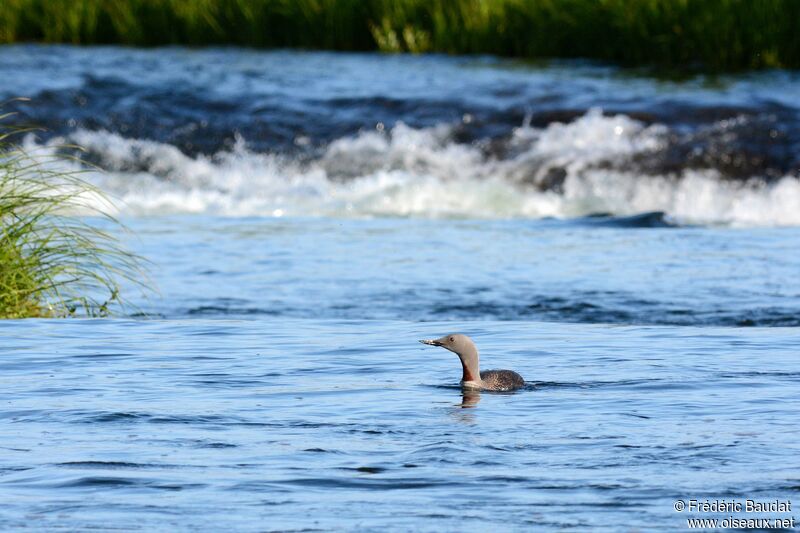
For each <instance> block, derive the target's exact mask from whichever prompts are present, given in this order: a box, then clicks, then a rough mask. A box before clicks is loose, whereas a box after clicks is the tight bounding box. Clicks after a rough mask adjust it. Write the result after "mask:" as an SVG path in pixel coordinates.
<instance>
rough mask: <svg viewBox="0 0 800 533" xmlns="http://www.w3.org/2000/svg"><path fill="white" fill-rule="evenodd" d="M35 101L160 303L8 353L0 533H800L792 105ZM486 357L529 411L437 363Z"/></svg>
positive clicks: (538, 83)
mask: <svg viewBox="0 0 800 533" xmlns="http://www.w3.org/2000/svg"><path fill="white" fill-rule="evenodd" d="M12 97H27V98H30V100H28V101H14V102H9V103H7V104H6V107H5V109H6V110H9V111H11V110H14V111H16V112H18V115H17V116H16V119H15V120H17V121H18V122H22V123H28V124H34V125H37V126H41V127H44V128H46V129H45V130H41V131H38V132H36V133H35V134H31V135H27V136H26V137H25V139H24V140H23V145H24V147H25V149H27V150H30V151H32V152H35V153H37V154H41V155H42V156H43V157H47V156H50V155H56V154H63V153H69V154H73V155H77V156H78V157H79V158H80V159H83V160H84V162H88V163H91V164H95V165H98V166H99V167H100V169H102V170H98V169H97V168H95V167H91V166H85V165H84V164H83V163H81V162H80V161H78V160H68V161H60V162H53V163H51V164H53V165H54V167H55V168H57V169H59V170H81V171H83V174H82V176H84V177H86V179H88V180H89V181H90V182H91V183H93V184H94V185H96V186H98V187H99V188H100V189H101V190H103V191H104V192H106V193H107V194H109V195H110V196H111V198H112V200H113V202H114V204H113V207H111V211H112V214H113V215H116V216H118V217H119V218H120V219H121V220H122V221H123V222H124V223H125V224H126V225H127V227H128V228H129V229H130V230H131V231H130V232H119V231H118V230H116V229H112V231H115V232H117V234H118V235H119V236H120V238H121V239H122V240H123V242H124V243H125V245H126V246H128V247H129V248H130V249H131V250H133V251H134V252H136V253H139V254H141V255H142V256H143V257H145V258H146V259H148V260H149V261H150V264H149V269H150V274H151V277H152V282H153V285H154V286H155V287H156V288H157V289H158V292H156V293H153V294H149V295H140V294H139V293H138V292H136V291H135V290H132V289H131V288H128V287H126V289H127V290H126V291H125V292H124V294H126V295H127V296H128V297H129V300H130V304H131V305H130V306H129V307H127V308H125V309H122V310H120V313H121V314H120V317H119V318H116V319H109V320H83V319H74V320H60V321H55V320H25V321H4V322H0V435H2V436H3V438H2V439H0V529H1V530H21V529H29V530H35V531H39V530H41V531H52V530H65V531H87V530H121V531H182V530H186V531H197V530H212V531H213V530H217V529H223V528H225V529H228V530H231V531H331V530H356V531H377V530H382V531H385V530H390V531H467V530H478V529H486V530H496V529H499V530H501V531H506V530H509V531H531V530H533V531H565V530H566V531H586V530H602V531H676V530H681V529H684V528H685V527H686V518H687V517H689V516H695V517H701V518H714V517H717V518H720V519H721V518H725V517H726V515H714V514H711V515H709V514H698V513H683V512H677V511H675V508H674V505H675V502H676V500H679V499H681V500H686V501H688V500H691V499H701V500H704V499H711V500H719V499H728V500H730V499H735V500H737V501H744V500H745V499H753V500H757V501H774V500H775V499H780V500H782V501H786V500H792V499H793V498H794V499H797V498H796V495H797V493H798V490H800V470H799V469H798V464H797V460H796V458H797V457H798V452H799V451H800V450H798V444H797V438H796V428H797V427H798V424H799V423H800V416H799V415H798V409H797V405H798V400H800V392H798V391H800V389H798V384H799V383H798V382H799V381H800V358H798V356H799V355H800V277H799V276H798V273H800V253H798V250H800V179H799V178H798V169H800V159H798V157H800V120H798V119H799V118H800V117H798V112H799V111H800V104H798V102H800V78H798V74H797V73H796V72H787V71H773V72H762V73H757V74H739V75H731V76H720V77H715V78H711V77H704V76H697V77H692V78H687V79H682V80H667V79H658V78H653V77H647V76H645V75H643V74H642V73H641V72H634V71H627V70H623V69H618V68H614V67H608V66H602V65H595V64H587V63H547V64H525V63H521V62H514V61H507V60H500V59H495V58H489V57H443V56H416V57H412V56H403V55H397V56H381V55H374V54H332V53H305V52H285V51H276V52H263V51H252V50H239V49H224V48H221V49H197V50H195V49H184V48H163V49H149V50H139V49H128V48H116V47H90V48H73V47H69V46H6V47H0V98H3V99H5V98H12ZM65 144H77V145H80V146H81V147H82V148H83V150H84V151H82V152H79V151H76V150H75V149H74V148H70V147H65ZM85 200H86V202H87V204H89V205H92V206H107V204H106V203H104V202H103V201H102V200H101V199H100V198H96V197H94V196H93V195H89V196H87V197H86V198H85ZM76 214H77V215H78V216H83V215H85V214H86V213H82V212H79V213H76ZM84 220H86V221H87V222H89V223H90V224H92V225H93V226H96V227H98V228H106V229H107V228H109V226H108V222H107V221H104V220H98V219H96V218H88V217H86V218H84ZM456 331H459V332H463V333H466V334H469V335H470V336H472V337H473V338H474V339H475V340H476V342H477V344H478V347H479V349H480V351H481V363H482V365H483V368H485V369H489V368H508V369H513V370H515V371H517V372H519V373H520V374H522V375H523V376H524V377H525V378H526V380H527V385H526V387H525V388H523V389H522V390H519V391H516V392H514V393H507V394H497V393H486V392H484V393H480V394H478V395H476V394H464V393H462V390H461V388H460V387H459V383H458V380H459V377H460V368H459V365H458V361H457V359H456V357H455V356H454V355H453V354H450V353H448V352H445V351H442V350H436V349H433V348H429V347H424V346H422V345H420V344H419V343H418V342H417V341H418V340H419V339H421V338H426V337H432V336H440V335H443V334H446V333H450V332H456ZM795 503H796V504H797V503H798V502H795ZM737 516H738V515H737ZM758 516H759V517H768V518H773V519H774V518H788V517H789V516H790V515H788V514H779V513H778V514H776V513H773V514H768V515H763V514H761V515H758ZM752 517H753V515H750V516H748V518H752Z"/></svg>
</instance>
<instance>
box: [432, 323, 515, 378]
mask: <svg viewBox="0 0 800 533" xmlns="http://www.w3.org/2000/svg"><path fill="white" fill-rule="evenodd" d="M419 342H421V343H422V344H429V345H431V346H441V347H442V348H444V349H445V350H450V351H451V352H453V353H454V354H456V355H457V356H458V358H459V359H461V368H462V370H463V373H462V374H461V386H462V387H464V388H466V389H478V390H494V391H510V390H514V389H518V388H520V387H523V386H525V380H524V379H522V376H520V375H519V374H517V373H516V372H514V371H513V370H484V371H483V372H481V371H480V370H479V364H478V359H479V358H478V348H477V347H476V346H475V343H474V342H472V339H470V338H469V337H467V336H466V335H462V334H460V333H452V334H450V335H445V336H444V337H442V338H441V339H425V340H421V341H419Z"/></svg>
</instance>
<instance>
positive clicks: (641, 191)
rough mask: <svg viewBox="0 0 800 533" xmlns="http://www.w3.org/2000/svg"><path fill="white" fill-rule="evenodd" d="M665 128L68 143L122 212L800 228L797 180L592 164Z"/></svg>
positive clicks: (616, 121) (593, 121)
mask: <svg viewBox="0 0 800 533" xmlns="http://www.w3.org/2000/svg"><path fill="white" fill-rule="evenodd" d="M665 133H666V130H665V129H664V128H663V127H661V126H645V125H643V124H641V123H639V122H637V121H635V120H632V119H631V118H629V117H626V116H621V115H618V116H611V117H609V116H603V115H602V113H601V112H599V111H598V110H593V111H590V112H589V113H587V114H586V115H584V116H583V117H580V118H578V119H577V120H575V121H573V122H571V123H569V124H551V125H549V126H548V127H547V128H544V129H536V128H531V127H527V126H523V127H520V128H517V129H516V130H515V131H514V132H513V135H512V140H511V143H510V146H511V155H509V156H506V157H505V158H503V159H495V158H492V157H487V156H486V155H485V154H484V153H482V151H481V150H480V148H478V147H476V146H471V145H464V144H457V143H454V142H452V141H451V140H450V130H449V128H448V127H445V126H439V127H435V128H428V129H413V128H410V127H407V126H405V125H403V124H399V125H397V126H395V127H394V128H393V129H392V130H391V131H390V132H388V133H382V132H366V133H362V134H360V135H357V136H355V137H349V138H343V139H339V140H337V141H335V142H333V143H331V144H330V145H329V146H328V148H327V150H326V152H325V153H324V154H323V156H322V157H321V158H319V159H317V160H315V161H312V162H305V163H301V162H298V161H295V160H292V159H288V158H286V157H281V156H277V155H272V154H259V153H254V152H252V151H250V150H248V148H247V146H246V143H245V141H244V140H241V139H240V140H239V142H237V144H236V146H235V148H234V149H233V150H232V151H230V152H225V153H220V154H217V155H215V156H213V157H205V156H198V157H189V156H187V155H185V154H183V153H182V152H180V151H179V150H178V149H176V148H175V147H173V146H170V145H166V144H161V143H157V142H153V141H145V140H137V139H128V138H124V137H121V136H119V135H117V134H114V133H109V132H103V131H99V132H96V131H95V132H90V131H83V130H82V131H78V132H76V133H75V134H73V135H72V136H71V137H70V139H69V141H70V142H74V143H76V144H79V145H81V146H84V147H85V148H86V149H87V150H88V151H90V152H91V153H92V154H93V155H95V156H96V157H99V158H100V166H101V167H103V168H104V169H106V170H107V172H105V173H100V172H93V173H91V174H90V179H91V180H92V181H93V182H94V183H95V184H97V185H98V186H99V187H101V188H102V189H104V190H106V191H108V192H109V193H110V194H112V195H113V196H114V197H116V198H118V199H119V200H120V202H119V203H118V209H119V211H120V213H123V214H128V215H138V216H147V215H154V214H167V213H209V214H215V215H223V216H334V217H335V216H342V217H358V216H412V217H466V218H512V217H519V218H541V217H574V216H581V215H587V214H590V213H596V212H608V213H614V214H619V215H629V214H635V213H641V212H645V211H664V212H666V213H668V214H669V215H671V216H672V217H674V218H675V219H677V220H679V221H683V222H688V223H711V224H730V225H765V226H780V225H800V181H798V180H797V179H796V178H793V177H786V178H784V179H782V180H780V181H778V182H776V183H773V184H772V185H764V184H763V183H760V182H757V181H756V182H753V183H746V184H743V183H732V182H728V181H724V180H721V179H719V176H718V175H717V174H716V173H715V172H713V171H704V172H699V171H684V172H683V173H682V174H681V175H679V176H639V175H636V174H635V173H632V172H626V171H620V170H603V169H602V168H601V166H599V165H598V164H597V163H599V162H603V161H624V160H625V158H626V157H629V156H631V155H634V154H645V156H646V153H647V152H651V151H657V150H660V149H662V148H663V147H664V142H665ZM60 142H63V139H61V140H58V139H56V140H54V141H51V142H50V143H49V144H48V145H47V146H46V147H44V148H45V149H51V150H52V149H54V147H55V146H56V145H57V144H59V143H60ZM29 146H30V147H31V148H38V149H40V150H41V149H42V148H43V147H41V146H39V147H37V146H34V144H33V141H29ZM618 166H619V165H616V166H615V167H618ZM553 169H560V170H559V172H561V173H562V177H563V178H564V179H563V183H562V185H561V188H560V190H559V192H555V191H554V190H540V189H541V187H538V188H537V185H541V184H543V183H545V182H546V180H547V179H548V176H550V175H551V173H552V172H553Z"/></svg>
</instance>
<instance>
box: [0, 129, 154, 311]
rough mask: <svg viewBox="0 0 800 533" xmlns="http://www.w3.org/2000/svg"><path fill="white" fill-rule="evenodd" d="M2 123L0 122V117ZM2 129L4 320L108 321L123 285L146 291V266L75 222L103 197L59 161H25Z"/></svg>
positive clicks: (0, 300)
mask: <svg viewBox="0 0 800 533" xmlns="http://www.w3.org/2000/svg"><path fill="white" fill-rule="evenodd" d="M0 118H2V117H0ZM9 135H13V133H12V134H10V133H9V132H8V131H3V130H2V129H0V318H27V317H62V316H72V315H83V316H104V315H107V314H109V313H110V312H111V310H112V308H113V306H116V305H120V304H122V303H124V302H123V300H122V299H121V298H120V286H119V284H120V282H121V281H124V280H127V281H129V282H130V283H131V284H133V285H140V286H144V285H143V277H142V272H141V268H140V264H141V261H140V259H139V258H137V257H136V256H135V255H133V254H131V253H128V252H126V251H125V250H124V249H123V248H122V247H121V246H120V245H119V243H118V242H117V241H116V239H115V238H114V237H113V236H112V235H111V234H109V233H107V232H105V231H101V230H99V229H97V228H96V227H95V226H94V225H90V224H88V223H87V222H86V221H85V219H83V218H79V217H75V216H70V213H72V212H74V211H75V210H76V209H79V210H81V211H82V212H84V213H85V212H87V210H88V211H89V212H90V213H92V214H94V215H96V216H101V217H105V218H106V219H108V220H110V221H111V222H112V224H113V223H114V221H113V220H112V219H110V217H108V216H107V215H105V214H104V213H103V212H101V211H98V210H96V209H92V208H90V207H89V205H88V203H87V198H88V197H89V196H92V197H94V198H95V199H96V198H97V197H98V195H99V196H102V195H101V193H100V192H99V191H97V190H96V189H94V188H93V187H92V186H91V185H90V184H88V183H86V182H85V181H83V180H82V179H81V178H80V176H78V175H76V174H74V173H70V172H66V171H62V170H58V169H57V165H58V163H59V162H61V163H63V161H60V160H59V158H57V157H56V158H55V159H54V158H53V157H52V156H47V157H44V156H37V155H36V154H28V153H26V152H24V151H23V150H21V149H20V148H19V147H17V146H15V145H13V144H12V143H10V137H9Z"/></svg>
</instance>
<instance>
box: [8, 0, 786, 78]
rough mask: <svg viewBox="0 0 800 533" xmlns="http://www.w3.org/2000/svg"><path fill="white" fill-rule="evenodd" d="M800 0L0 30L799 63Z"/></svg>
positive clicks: (579, 4) (345, 10)
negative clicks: (798, 24)
mask: <svg viewBox="0 0 800 533" xmlns="http://www.w3.org/2000/svg"><path fill="white" fill-rule="evenodd" d="M798 22H800V2H799V1H797V0H3V2H2V5H1V6H0V42H5V43H10V42H19V41H43V42H64V43H74V44H97V43H115V44H127V45H143V46H151V45H163V44H186V45H209V44H234V45H244V46H255V47H303V48H316V49H331V50H376V49H379V50H383V51H390V52H391V51H411V52H445V53H458V54H463V53H489V54H497V55H502V56H516V57H526V58H551V57H552V58H576V57H583V58H591V59H599V60H606V61H613V62H619V63H622V64H630V65H642V64H651V65H659V66H663V67H669V68H675V67H678V68H680V67H686V66H702V67H704V68H707V69H712V70H731V69H745V68H764V67H788V68H797V67H800V32H797V31H796V25H797V23H798Z"/></svg>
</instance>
